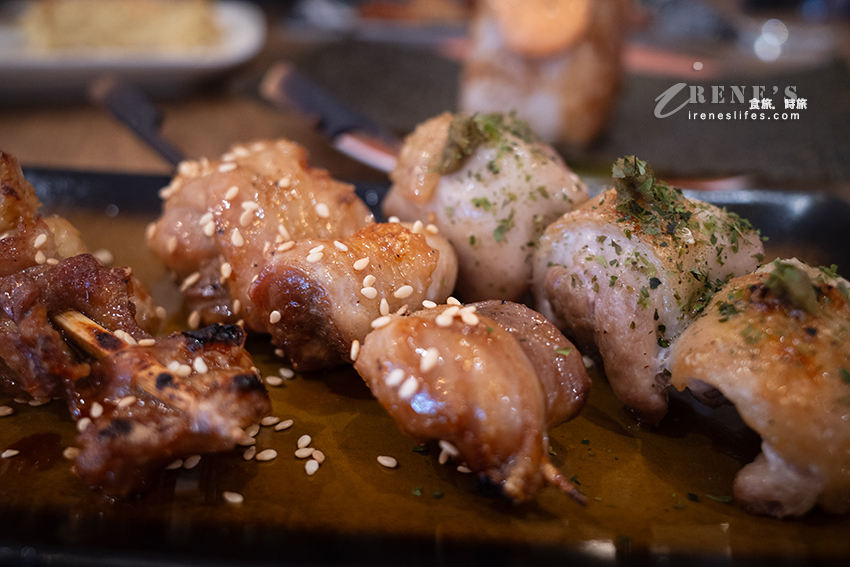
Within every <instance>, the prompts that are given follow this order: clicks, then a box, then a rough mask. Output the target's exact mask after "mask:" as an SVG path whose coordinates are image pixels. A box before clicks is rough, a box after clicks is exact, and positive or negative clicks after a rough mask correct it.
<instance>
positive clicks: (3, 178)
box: [0, 151, 163, 333]
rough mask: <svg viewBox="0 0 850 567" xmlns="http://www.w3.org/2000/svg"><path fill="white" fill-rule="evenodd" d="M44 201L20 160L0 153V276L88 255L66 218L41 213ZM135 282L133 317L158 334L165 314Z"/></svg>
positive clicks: (128, 271)
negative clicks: (25, 175) (31, 183)
mask: <svg viewBox="0 0 850 567" xmlns="http://www.w3.org/2000/svg"><path fill="white" fill-rule="evenodd" d="M40 207H41V202H40V201H39V200H38V197H37V196H36V194H35V189H34V188H33V186H32V185H30V184H29V183H28V182H27V180H26V179H24V174H23V172H22V171H21V168H20V165H19V164H18V160H17V159H15V158H14V157H13V156H11V155H9V154H7V153H3V152H2V151H0V277H6V276H10V275H13V274H16V273H18V272H21V271H22V270H25V269H27V268H37V267H42V268H48V267H50V266H55V265H56V264H58V263H59V262H60V261H61V260H63V259H65V258H71V257H73V256H76V255H78V254H83V253H85V252H86V251H87V250H86V246H85V244H84V243H83V241H82V239H81V238H80V233H79V232H78V231H77V229H76V228H74V227H73V226H72V225H71V223H70V222H68V221H67V220H66V219H64V218H62V217H60V216H57V215H52V216H47V217H45V216H42V215H41V214H39V212H38V211H39V208H40ZM125 275H126V277H128V278H130V279H131V280H132V286H131V288H130V289H131V293H130V294H129V299H130V301H131V302H132V303H133V305H134V310H135V311H134V317H135V318H136V320H137V321H138V322H139V324H140V325H141V326H142V328H143V329H145V330H146V331H148V332H151V333H153V332H156V330H157V329H158V328H159V326H160V324H161V323H162V319H163V317H162V314H161V313H159V312H158V309H157V306H156V304H155V303H154V301H153V299H152V298H151V296H150V294H149V293H148V292H147V290H146V289H145V287H144V286H142V285H141V283H140V282H139V281H138V280H137V279H136V278H134V277H133V276H132V272H131V271H130V270H127V271H126V273H125Z"/></svg>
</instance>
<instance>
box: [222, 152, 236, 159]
mask: <svg viewBox="0 0 850 567" xmlns="http://www.w3.org/2000/svg"><path fill="white" fill-rule="evenodd" d="M235 159H236V155H235V154H231V153H226V154H223V155H222V156H221V161H233V160H235Z"/></svg>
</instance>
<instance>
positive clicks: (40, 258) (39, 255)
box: [35, 250, 47, 264]
mask: <svg viewBox="0 0 850 567" xmlns="http://www.w3.org/2000/svg"><path fill="white" fill-rule="evenodd" d="M46 261H47V256H45V255H44V252H42V251H41V250H39V251H38V252H36V253H35V263H36V264H44V263H45V262H46Z"/></svg>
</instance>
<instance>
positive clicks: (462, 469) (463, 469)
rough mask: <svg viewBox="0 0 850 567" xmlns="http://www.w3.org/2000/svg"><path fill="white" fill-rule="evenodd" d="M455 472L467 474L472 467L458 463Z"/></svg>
mask: <svg viewBox="0 0 850 567" xmlns="http://www.w3.org/2000/svg"><path fill="white" fill-rule="evenodd" d="M457 472H459V473H463V474H469V473H471V472H472V469H470V468H469V467H467V466H464V465H459V466H458V467H457Z"/></svg>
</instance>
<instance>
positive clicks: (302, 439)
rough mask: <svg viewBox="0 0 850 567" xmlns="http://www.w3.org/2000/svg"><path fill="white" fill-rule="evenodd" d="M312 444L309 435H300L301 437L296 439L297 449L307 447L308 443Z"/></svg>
mask: <svg viewBox="0 0 850 567" xmlns="http://www.w3.org/2000/svg"><path fill="white" fill-rule="evenodd" d="M312 442H313V438H312V437H310V436H309V435H302V436H301V437H299V438H298V442H297V443H296V444H297V445H298V448H299V449H303V448H304V447H307V446H308V445H310V443H312Z"/></svg>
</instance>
